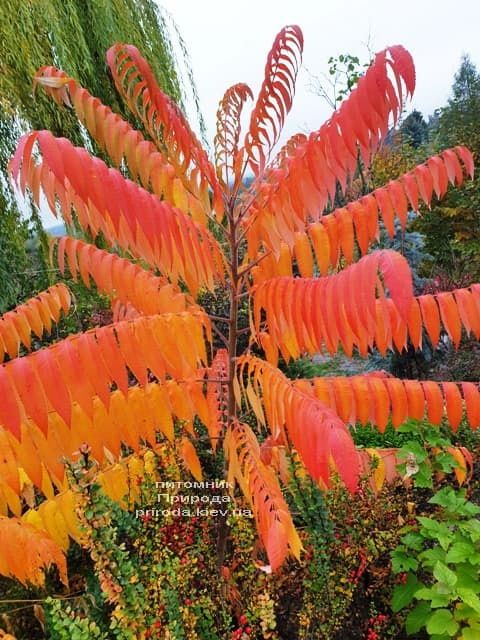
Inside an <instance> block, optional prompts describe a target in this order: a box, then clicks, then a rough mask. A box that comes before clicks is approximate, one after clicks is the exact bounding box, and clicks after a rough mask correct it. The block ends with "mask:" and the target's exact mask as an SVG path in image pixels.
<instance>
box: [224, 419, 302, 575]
mask: <svg viewBox="0 0 480 640" xmlns="http://www.w3.org/2000/svg"><path fill="white" fill-rule="evenodd" d="M224 448H225V455H226V457H227V460H228V464H229V481H233V480H236V481H237V482H238V484H239V486H240V488H241V490H242V493H243V494H244V495H245V497H246V498H247V500H248V501H249V502H250V504H251V506H252V510H253V514H254V516H255V521H256V523H257V528H258V531H259V534H260V538H261V540H262V542H263V544H264V546H265V549H266V551H267V556H268V561H269V563H270V565H271V568H272V570H273V571H276V570H277V569H279V568H280V566H281V565H282V564H283V562H284V560H285V559H286V558H287V556H288V555H289V554H291V555H293V556H294V557H295V558H297V559H298V558H299V557H300V552H301V550H302V545H301V542H300V538H299V537H298V534H297V532H296V530H295V527H294V524H293V521H292V518H291V516H290V512H289V509H288V505H287V504H286V502H285V499H284V497H283V495H282V490H281V488H280V485H279V484H278V480H277V478H276V476H275V474H274V473H273V471H272V470H271V469H270V468H269V467H268V466H267V465H266V464H264V463H263V462H262V460H261V454H260V448H259V445H258V442H257V439H256V437H255V434H254V433H253V431H252V430H251V429H250V427H249V426H248V425H246V424H241V423H239V422H237V423H235V424H234V425H233V426H232V427H231V428H229V429H228V431H227V432H226V436H225V442H224Z"/></svg>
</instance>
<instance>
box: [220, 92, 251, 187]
mask: <svg viewBox="0 0 480 640" xmlns="http://www.w3.org/2000/svg"><path fill="white" fill-rule="evenodd" d="M248 98H250V100H253V94H252V91H251V89H250V87H249V86H248V85H246V84H243V83H238V84H234V85H233V86H232V87H230V88H229V89H227V91H226V92H225V94H224V96H223V98H222V99H221V100H220V104H219V105H218V111H217V133H216V135H215V139H214V145H215V165H216V170H217V178H218V180H219V181H220V183H221V184H222V185H224V186H228V185H229V183H230V182H231V181H232V180H233V188H236V187H237V186H238V182H239V180H240V179H241V170H242V168H243V167H242V166H239V163H243V157H242V156H241V155H240V156H239V153H238V141H239V139H240V126H241V122H240V117H241V114H242V110H243V106H244V104H245V102H246V101H247V99H248Z"/></svg>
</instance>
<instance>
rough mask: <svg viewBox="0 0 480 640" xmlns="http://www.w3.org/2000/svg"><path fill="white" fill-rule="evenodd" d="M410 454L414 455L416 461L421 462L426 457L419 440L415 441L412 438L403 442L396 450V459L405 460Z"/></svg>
mask: <svg viewBox="0 0 480 640" xmlns="http://www.w3.org/2000/svg"><path fill="white" fill-rule="evenodd" d="M410 454H413V455H414V456H415V460H416V461H417V462H418V463H419V462H423V461H424V460H426V459H427V457H428V455H427V452H426V451H425V449H424V448H423V447H422V445H421V444H420V442H417V441H416V440H412V441H410V442H407V443H406V444H404V445H403V447H402V448H401V449H399V450H398V454H397V458H398V460H406V459H407V458H408V457H409V455H410Z"/></svg>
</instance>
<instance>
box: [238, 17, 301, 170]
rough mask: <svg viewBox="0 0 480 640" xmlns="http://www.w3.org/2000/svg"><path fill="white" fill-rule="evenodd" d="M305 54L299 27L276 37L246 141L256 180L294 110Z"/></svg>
mask: <svg viewBox="0 0 480 640" xmlns="http://www.w3.org/2000/svg"><path fill="white" fill-rule="evenodd" d="M302 52H303V34H302V31H301V29H300V27H298V26H296V25H290V26H287V27H284V28H283V29H282V30H281V31H280V32H279V33H278V34H277V36H276V38H275V40H274V42H273V45H272V48H271V50H270V53H269V54H268V57H267V62H266V65H265V78H264V80H263V83H262V86H261V89H260V92H259V95H258V98H257V102H256V104H255V107H254V109H253V111H252V114H251V117H250V126H249V130H248V133H247V135H246V137H245V149H246V151H247V155H248V161H249V165H250V168H251V169H252V171H253V172H254V174H255V175H256V176H258V175H259V173H261V172H262V171H263V169H264V168H265V165H266V164H267V162H268V160H269V158H270V153H271V151H272V148H273V147H274V146H275V144H276V142H277V141H278V138H279V137H280V133H281V131H282V128H283V124H284V122H285V118H286V116H287V114H288V112H289V111H290V109H291V108H292V100H293V96H294V93H295V81H296V78H297V73H298V70H299V69H300V66H301V63H302Z"/></svg>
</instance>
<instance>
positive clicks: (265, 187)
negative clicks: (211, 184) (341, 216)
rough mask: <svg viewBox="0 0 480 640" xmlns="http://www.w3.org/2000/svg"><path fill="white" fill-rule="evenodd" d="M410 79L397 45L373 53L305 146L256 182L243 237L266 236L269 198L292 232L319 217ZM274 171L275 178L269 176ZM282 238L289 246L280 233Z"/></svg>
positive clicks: (369, 148) (396, 108)
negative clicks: (248, 226)
mask: <svg viewBox="0 0 480 640" xmlns="http://www.w3.org/2000/svg"><path fill="white" fill-rule="evenodd" d="M390 69H392V70H393V72H394V75H395V77H396V79H397V90H396V89H395V87H394V85H393V84H392V82H391V80H390V77H389V71H390ZM412 77H414V67H413V61H412V59H411V56H410V54H409V53H408V52H407V51H406V50H405V49H403V48H402V47H390V48H389V49H386V50H385V51H382V52H380V53H379V54H377V55H376V57H375V59H374V61H373V62H372V64H371V66H370V68H369V69H368V70H367V72H366V73H365V75H364V76H362V77H361V78H360V80H359V82H358V84H357V86H356V88H355V89H353V91H352V92H351V93H350V95H349V97H348V98H347V99H346V100H344V101H343V102H342V104H341V106H340V108H339V109H338V111H336V112H335V113H334V114H333V116H332V117H331V118H330V119H329V120H328V121H327V122H326V123H325V124H324V125H323V126H322V127H321V128H320V129H319V130H318V131H315V132H313V133H311V134H310V135H309V137H308V138H307V140H306V141H305V142H303V143H299V144H296V145H294V147H293V149H292V152H291V154H290V155H285V157H284V158H283V160H282V166H281V167H280V168H279V169H275V170H273V169H270V170H267V172H266V174H265V180H263V181H261V182H260V183H259V184H255V186H256V190H257V198H256V202H255V205H254V206H252V208H251V211H250V215H249V216H248V217H247V220H248V221H250V219H251V218H252V217H255V218H256V220H255V223H254V224H253V225H252V229H251V233H250V234H249V236H248V237H249V243H250V242H251V240H252V238H254V237H259V236H258V229H255V228H254V227H255V226H257V225H259V226H260V228H261V236H262V237H263V238H264V239H266V238H267V237H268V231H269V229H268V227H264V228H263V226H262V217H263V211H268V210H269V209H272V208H273V205H272V203H273V200H276V201H280V202H281V203H282V206H283V207H285V209H286V210H290V211H289V213H288V215H286V216H284V219H285V220H288V221H289V227H290V229H292V230H298V231H301V230H303V229H304V225H305V223H306V222H308V217H309V215H310V216H312V217H314V218H318V214H319V212H321V211H322V210H323V209H324V208H325V206H326V204H327V203H328V201H329V200H331V201H332V202H333V200H334V197H335V188H336V181H337V180H338V181H339V182H340V184H341V185H342V186H343V187H345V184H346V180H347V177H348V176H349V175H352V174H353V172H354V171H355V169H356V166H357V153H358V149H360V153H361V154H362V157H363V158H364V161H365V163H366V164H369V159H370V157H371V155H372V153H374V152H375V150H376V149H377V147H378V144H379V142H380V140H381V138H382V137H383V136H384V135H385V134H386V133H387V131H388V127H389V120H390V117H391V116H392V115H393V116H394V118H396V117H397V116H398V115H399V113H400V112H401V109H402V100H403V95H400V93H401V92H398V93H397V91H398V90H400V89H401V88H402V83H405V86H406V87H407V90H406V94H407V95H408V94H411V91H412V90H413V88H414V82H412ZM407 85H408V86H407ZM372 107H373V109H372ZM265 158H266V154H265V153H263V155H260V156H259V158H257V159H256V162H257V165H259V162H260V161H261V160H263V161H265V160H264V159H265ZM262 168H263V166H262ZM274 171H275V179H273V177H274V176H273V175H272V176H270V173H269V172H272V174H273V172H274ZM301 179H303V182H308V184H309V185H310V186H309V188H308V190H307V192H305V193H304V192H299V190H298V185H299V184H300V181H301ZM300 193H302V195H300ZM306 193H308V199H306V198H305V195H306ZM313 205H314V208H313V210H312V207H313ZM277 209H278V207H275V210H277ZM277 231H278V230H277ZM281 238H282V239H283V240H284V241H286V242H288V239H287V238H286V237H285V236H284V235H281ZM253 253H255V250H253Z"/></svg>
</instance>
